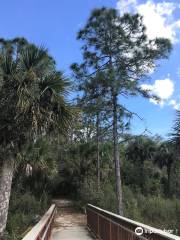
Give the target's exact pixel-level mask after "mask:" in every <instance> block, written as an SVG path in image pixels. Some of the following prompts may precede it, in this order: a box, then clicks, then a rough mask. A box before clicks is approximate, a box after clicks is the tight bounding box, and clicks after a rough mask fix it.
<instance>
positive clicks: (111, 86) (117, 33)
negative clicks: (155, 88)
mask: <svg viewBox="0 0 180 240" xmlns="http://www.w3.org/2000/svg"><path fill="white" fill-rule="evenodd" d="M78 39H79V40H81V41H82V42H83V43H84V44H83V46H82V51H83V59H84V62H83V63H82V64H80V65H78V64H73V65H72V68H73V69H74V71H75V72H80V73H81V74H79V77H84V78H88V77H90V76H93V75H94V74H96V73H97V72H101V73H102V74H104V79H105V84H104V87H105V89H106V92H107V94H109V95H110V96H111V106H112V122H113V143H114V163H115V175H116V195H117V212H118V213H119V214H121V215H122V214H123V204H122V186H121V185H122V184H121V171H120V167H121V164H120V156H119V144H118V139H119V136H118V128H119V126H118V123H119V120H120V119H121V115H120V113H122V110H123V111H124V107H122V106H121V105H120V104H119V96H130V95H138V94H141V95H142V96H144V97H149V94H148V92H147V91H143V90H142V88H141V85H140V80H141V79H143V78H144V77H145V76H146V75H147V74H149V73H150V72H151V71H152V70H154V69H155V67H156V65H157V60H159V59H161V58H167V57H168V55H169V53H170V50H171V44H170V41H169V40H168V39H163V38H156V39H154V40H149V39H148V38H147V36H146V29H145V26H144V24H143V19H142V17H141V16H139V15H138V14H136V15H129V14H125V15H124V16H119V14H118V12H117V11H116V10H115V9H106V8H101V9H95V10H94V11H93V12H92V13H91V16H90V18H89V19H88V21H87V24H86V25H85V27H84V28H83V29H82V30H80V31H79V33H78Z"/></svg>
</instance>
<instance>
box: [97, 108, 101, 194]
mask: <svg viewBox="0 0 180 240" xmlns="http://www.w3.org/2000/svg"><path fill="white" fill-rule="evenodd" d="M99 122H100V119H99V113H97V119H96V143H97V185H98V190H99V189H100V154H99V150H100V139H99V135H100V134H99Z"/></svg>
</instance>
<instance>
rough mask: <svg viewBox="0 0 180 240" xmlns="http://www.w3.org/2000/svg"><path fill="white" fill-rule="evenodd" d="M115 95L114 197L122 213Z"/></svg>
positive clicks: (118, 209)
mask: <svg viewBox="0 0 180 240" xmlns="http://www.w3.org/2000/svg"><path fill="white" fill-rule="evenodd" d="M117 122H118V119H117V95H116V94H115V93H113V144H114V149H113V150H114V164H115V177H116V198H117V212H118V214H120V215H123V202H122V183H121V171H120V170H121V169H120V157H119V144H118V126H117Z"/></svg>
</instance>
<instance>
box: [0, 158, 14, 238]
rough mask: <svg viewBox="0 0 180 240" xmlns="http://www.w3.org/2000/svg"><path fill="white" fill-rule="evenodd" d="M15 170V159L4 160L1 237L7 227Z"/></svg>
mask: <svg viewBox="0 0 180 240" xmlns="http://www.w3.org/2000/svg"><path fill="white" fill-rule="evenodd" d="M13 171H14V161H13V159H11V158H9V160H5V161H4V162H3V164H2V168H1V170H0V239H3V234H4V230H5V228H6V222H7V216H8V209H9V199H10V194H11V184H12V177H13Z"/></svg>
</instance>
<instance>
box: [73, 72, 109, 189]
mask: <svg viewBox="0 0 180 240" xmlns="http://www.w3.org/2000/svg"><path fill="white" fill-rule="evenodd" d="M102 85H103V78H102V76H101V74H96V76H94V77H92V78H90V79H89V80H87V81H80V82H79V83H78V89H77V90H78V91H81V92H83V95H82V96H81V98H78V106H79V107H80V108H81V109H82V110H83V111H82V112H83V113H82V114H85V115H86V116H88V118H89V120H90V121H91V124H94V127H95V138H96V148H97V149H96V160H97V186H98V189H100V140H101V138H102V136H101V135H102V130H103V131H104V130H105V128H106V125H107V119H108V102H109V100H108V99H107V97H106V96H105V95H104V92H103V91H104V89H103V87H102ZM92 138H93V139H94V136H92Z"/></svg>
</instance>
